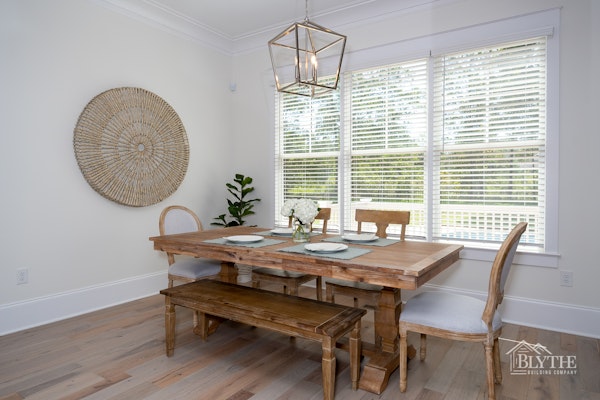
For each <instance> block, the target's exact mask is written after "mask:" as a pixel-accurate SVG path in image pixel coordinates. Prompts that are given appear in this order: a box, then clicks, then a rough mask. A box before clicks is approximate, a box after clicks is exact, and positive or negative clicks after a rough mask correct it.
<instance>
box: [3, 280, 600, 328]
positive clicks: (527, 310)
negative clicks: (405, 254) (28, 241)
mask: <svg viewBox="0 0 600 400" xmlns="http://www.w3.org/2000/svg"><path fill="white" fill-rule="evenodd" d="M166 275H167V274H166V272H158V273H153V274H147V275H141V276H136V277H133V278H129V279H123V280H119V281H115V282H109V283H106V284H102V285H95V286H90V287H86V288H82V289H77V290H72V291H69V292H63V293H58V294H55V295H50V296H44V297H39V298H36V299H31V300H27V301H22V302H15V303H9V304H5V305H2V306H0V336H2V335H6V334H9V333H13V332H18V331H22V330H25V329H29V328H34V327H36V326H40V325H45V324H48V323H52V322H56V321H60V320H63V319H67V318H71V317H75V316H77V315H82V314H86V313H89V312H92V311H96V310H100V309H103V308H107V307H111V306H115V305H118V304H122V303H126V302H128V301H133V300H136V299H140V298H143V297H148V296H152V295H154V294H157V293H158V291H160V290H161V289H163V288H164V287H165V283H166V281H167V276H166ZM424 288H425V289H427V290H439V291H444V292H448V293H458V294H465V295H469V296H473V297H477V298H480V299H482V300H485V298H486V296H487V293H485V292H479V291H469V290H462V289H455V288H449V287H445V286H438V285H432V284H425V285H424ZM416 293H417V292H413V291H409V290H405V291H403V295H404V296H410V295H412V294H416ZM501 307H502V309H501V310H502V316H503V319H504V321H505V322H507V323H512V324H517V325H523V326H531V327H534V328H539V329H547V330H551V331H557V332H564V333H570V334H574V335H579V336H585V337H592V338H597V339H600V309H598V308H592V307H582V306H573V305H569V304H562V303H556V302H549V301H541V300H531V299H526V298H521V297H513V296H506V297H505V298H504V302H503V303H502V306H501Z"/></svg>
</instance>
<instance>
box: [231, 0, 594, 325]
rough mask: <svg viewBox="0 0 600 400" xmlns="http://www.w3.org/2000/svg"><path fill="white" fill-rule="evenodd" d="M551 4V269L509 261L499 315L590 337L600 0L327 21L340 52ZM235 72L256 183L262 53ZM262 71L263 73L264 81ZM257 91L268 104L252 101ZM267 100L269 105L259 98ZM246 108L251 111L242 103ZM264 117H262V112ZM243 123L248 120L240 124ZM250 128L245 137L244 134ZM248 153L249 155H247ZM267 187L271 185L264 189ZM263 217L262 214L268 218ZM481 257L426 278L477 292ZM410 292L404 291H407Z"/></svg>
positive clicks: (269, 156) (241, 153) (265, 120)
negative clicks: (343, 39)
mask: <svg viewBox="0 0 600 400" xmlns="http://www.w3.org/2000/svg"><path fill="white" fill-rule="evenodd" d="M555 7H561V8H562V10H561V35H560V95H561V97H560V116H559V117H560V166H559V169H560V174H559V175H560V176H559V178H560V183H559V184H560V191H559V192H560V193H559V199H558V200H559V230H560V232H559V252H560V257H559V259H558V268H546V267H538V266H528V265H518V266H516V267H515V268H514V269H513V271H512V272H511V277H510V281H509V284H508V287H507V291H506V296H507V300H506V301H505V303H506V304H505V308H506V309H505V314H506V315H508V318H506V319H508V320H512V321H515V322H519V323H522V324H525V325H528V324H533V325H537V326H541V327H548V328H551V329H556V330H562V331H568V332H576V333H583V334H587V335H593V336H597V337H600V295H599V294H598V289H597V288H598V282H600V262H599V261H598V257H597V248H598V244H597V243H596V242H597V240H598V239H597V235H596V232H597V229H598V226H600V217H599V216H598V213H597V212H595V207H596V204H597V203H598V198H599V196H600V189H599V186H598V184H597V183H598V182H599V180H598V178H597V177H596V173H597V171H599V170H600V157H598V156H597V154H596V153H597V151H598V149H599V148H600V131H599V130H598V123H597V113H598V110H600V101H599V100H598V95H597V93H600V84H599V81H598V77H597V71H600V27H599V25H600V3H599V2H597V1H594V0H581V1H572V0H563V1H560V0H552V1H550V0H537V1H533V0H530V1H520V0H506V1H494V0H465V1H448V2H442V6H441V7H436V8H432V9H430V8H427V9H418V10H416V11H415V12H413V13H411V14H405V15H399V16H396V17H394V18H391V19H388V20H385V19H382V20H379V21H374V22H373V23H371V24H367V25H365V26H359V27H337V26H329V25H327V23H326V21H315V22H317V23H320V24H322V25H324V26H327V27H328V28H332V29H334V30H335V31H337V32H342V33H344V34H346V35H348V53H349V54H350V57H352V55H351V53H352V52H353V51H357V50H361V49H366V48H370V47H374V46H380V45H383V44H388V43H392V42H401V41H403V40H408V39H413V38H418V37H423V36H428V35H431V34H434V33H439V32H445V31H452V30H455V29H459V28H462V27H467V26H473V25H479V24H483V23H486V22H491V21H496V20H502V19H506V18H510V17H514V16H518V15H525V14H529V13H533V12H537V11H542V10H547V9H550V8H555ZM234 73H235V74H237V76H238V78H237V79H238V92H237V93H236V97H237V99H238V100H237V102H236V104H238V105H239V106H240V107H239V108H237V107H236V108H235V113H236V115H238V116H239V118H237V119H236V121H237V123H236V125H235V126H234V135H235V136H236V138H237V144H239V146H237V147H236V149H237V153H236V156H235V157H234V158H235V159H236V160H239V161H240V162H242V161H241V160H248V161H247V163H248V164H250V163H252V164H253V165H254V166H255V170H256V172H255V177H256V179H257V180H261V181H262V180H264V181H267V182H272V181H273V172H272V169H273V168H272V165H273V153H272V142H273V122H272V119H273V115H272V100H271V99H270V98H269V97H268V96H269V95H270V90H272V88H271V87H270V86H269V83H266V84H265V83H264V81H265V79H272V78H271V77H270V76H269V73H270V64H269V56H268V51H267V49H266V46H265V49H261V50H260V51H257V52H255V53H252V54H246V55H242V56H239V57H237V58H236V60H235V63H234ZM265 76H266V77H267V78H265ZM261 90H262V93H267V94H265V95H263V96H264V97H265V98H266V99H267V100H268V101H266V100H263V99H262V98H260V99H259V100H260V101H253V99H257V96H259V94H261ZM269 101H270V102H271V103H269ZM250 104H251V107H247V106H248V105H250ZM267 116H268V117H267ZM248 121H251V122H250V123H249V122H248ZM248 126H252V127H253V128H255V132H253V134H252V135H251V136H248V135H247V133H246V132H244V130H245V129H246V128H247V127H248ZM248 149H251V150H252V151H248ZM269 190H272V188H271V187H269ZM268 206H269V207H271V209H270V211H269V212H270V214H269V213H268V212H267V213H265V214H264V222H265V223H269V221H270V220H271V218H272V217H271V215H273V203H272V202H271V203H269V204H268ZM490 266H491V263H489V262H481V261H473V260H461V261H460V262H459V263H458V264H457V265H456V266H454V267H452V268H451V269H449V270H448V271H446V272H445V273H443V274H442V275H440V276H439V277H437V278H436V279H435V280H434V281H433V287H435V288H438V289H441V290H450V291H459V292H469V293H472V294H475V295H482V294H483V293H484V292H485V291H486V290H487V283H488V276H489V269H490ZM559 270H568V271H572V272H573V277H574V278H573V287H562V286H560V285H559ZM410 295H411V293H409V292H406V291H405V292H404V296H405V297H408V296H410Z"/></svg>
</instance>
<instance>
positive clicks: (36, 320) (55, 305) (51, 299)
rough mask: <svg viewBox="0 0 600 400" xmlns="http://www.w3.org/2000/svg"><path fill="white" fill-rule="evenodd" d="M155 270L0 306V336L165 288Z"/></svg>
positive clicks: (163, 274) (163, 278)
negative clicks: (145, 273)
mask: <svg viewBox="0 0 600 400" xmlns="http://www.w3.org/2000/svg"><path fill="white" fill-rule="evenodd" d="M166 283H167V273H166V272H158V273H152V274H147V275H141V276H136V277H133V278H129V279H122V280H119V281H114V282H109V283H106V284H102V285H94V286H89V287H85V288H81V289H77V290H72V291H68V292H63V293H58V294H53V295H49V296H44V297H38V298H35V299H31V300H26V301H21V302H15V303H9V304H4V305H1V306H0V336H2V335H6V334H9V333H13V332H18V331H22V330H25V329H29V328H33V327H36V326H40V325H45V324H48V323H51V322H56V321H60V320H63V319H67V318H71V317H75V316H77V315H81V314H86V313H89V312H92V311H96V310H100V309H103V308H107V307H111V306H115V305H118V304H122V303H126V302H128V301H132V300H136V299H140V298H143V297H148V296H152V295H155V294H157V293H158V292H159V290H161V289H163V288H165V287H166Z"/></svg>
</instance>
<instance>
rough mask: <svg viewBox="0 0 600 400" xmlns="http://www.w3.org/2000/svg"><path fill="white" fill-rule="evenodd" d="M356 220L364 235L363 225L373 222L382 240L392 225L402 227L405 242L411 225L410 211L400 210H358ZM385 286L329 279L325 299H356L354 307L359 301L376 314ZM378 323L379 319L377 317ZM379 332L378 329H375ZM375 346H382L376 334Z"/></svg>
mask: <svg viewBox="0 0 600 400" xmlns="http://www.w3.org/2000/svg"><path fill="white" fill-rule="evenodd" d="M354 219H355V220H356V221H357V222H358V227H357V232H358V233H362V224H363V223H367V222H372V223H374V224H375V226H376V228H377V232H376V235H377V236H378V237H380V238H387V228H388V226H389V225H390V224H397V225H401V228H400V229H401V230H400V240H404V237H405V235H406V225H408V224H409V223H410V211H398V210H360V209H359V210H356V214H355V216H354ZM382 289H383V286H379V285H373V284H370V283H364V282H351V281H344V280H341V279H328V280H327V281H326V282H325V299H326V300H327V301H329V302H332V303H333V302H335V298H336V296H346V297H351V298H353V299H354V307H358V304H359V299H360V300H363V301H364V302H365V303H366V304H367V305H369V306H370V307H371V308H373V309H374V312H375V314H378V313H379V307H378V304H379V298H380V296H381V290H382ZM375 320H376V321H377V320H378V318H377V317H375ZM375 332H377V328H376V329H375ZM375 345H376V346H378V347H379V346H380V345H381V336H380V335H378V334H377V333H376V334H375Z"/></svg>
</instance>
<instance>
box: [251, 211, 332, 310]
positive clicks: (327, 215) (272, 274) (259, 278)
mask: <svg viewBox="0 0 600 400" xmlns="http://www.w3.org/2000/svg"><path fill="white" fill-rule="evenodd" d="M330 219H331V208H329V207H323V208H321V209H320V210H319V213H318V214H317V216H316V217H315V220H321V221H323V227H322V229H321V231H322V232H323V233H326V232H327V221H329V220H330ZM288 227H290V228H291V227H292V217H290V218H289V221H288ZM311 231H312V224H311ZM312 280H316V292H317V300H322V299H323V289H322V278H321V277H320V276H318V275H309V274H303V273H301V272H294V271H282V270H278V269H273V268H255V269H253V270H252V286H253V287H255V288H258V287H260V284H261V283H264V282H269V283H275V284H278V285H283V293H285V294H291V295H293V296H297V295H298V288H299V287H300V285H303V284H305V283H306V282H310V281H312Z"/></svg>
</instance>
